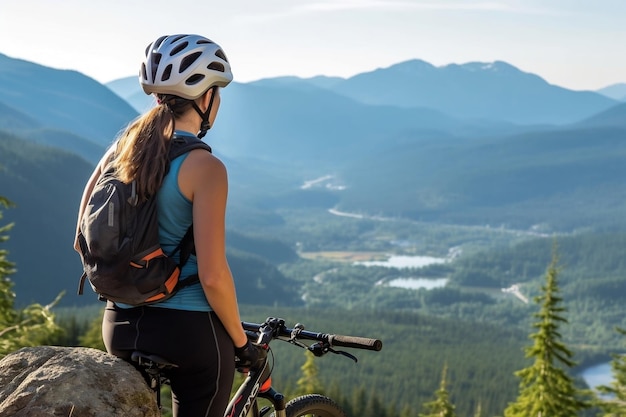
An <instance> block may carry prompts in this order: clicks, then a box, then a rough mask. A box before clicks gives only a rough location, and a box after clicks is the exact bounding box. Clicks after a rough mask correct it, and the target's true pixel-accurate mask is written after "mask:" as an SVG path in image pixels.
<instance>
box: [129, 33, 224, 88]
mask: <svg viewBox="0 0 626 417" xmlns="http://www.w3.org/2000/svg"><path fill="white" fill-rule="evenodd" d="M232 80H233V74H232V72H231V69H230V64H229V63H228V60H227V59H226V55H225V54H224V51H223V50H222V48H220V46H219V45H218V44H216V43H215V42H213V41H211V40H210V39H207V38H205V37H203V36H199V35H170V36H162V37H160V38H159V39H157V40H156V41H154V42H153V43H151V44H150V45H148V47H147V48H146V59H145V61H144V62H143V63H142V64H141V70H140V72H139V82H140V83H141V87H142V88H143V91H144V92H145V93H146V94H171V95H174V96H178V97H182V98H185V99H188V100H195V99H196V98H198V97H200V96H201V95H202V94H204V93H205V92H206V91H207V90H208V89H209V88H211V87H214V86H217V87H226V86H227V85H228V84H229V83H230V82H231V81H232Z"/></svg>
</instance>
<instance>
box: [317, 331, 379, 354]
mask: <svg viewBox="0 0 626 417" xmlns="http://www.w3.org/2000/svg"><path fill="white" fill-rule="evenodd" d="M328 342H329V343H330V344H331V346H343V347H350V348H356V349H366V350H375V351H379V350H381V349H382V348H383V342H382V341H381V340H379V339H369V338H367V337H356V336H342V335H340V334H335V335H331V336H329V337H328Z"/></svg>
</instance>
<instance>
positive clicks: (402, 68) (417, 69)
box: [379, 59, 437, 74]
mask: <svg viewBox="0 0 626 417" xmlns="http://www.w3.org/2000/svg"><path fill="white" fill-rule="evenodd" d="M436 69H437V68H436V67H435V66H434V65H433V64H431V63H429V62H426V61H423V60H421V59H411V60H409V61H404V62H400V63H398V64H394V65H392V66H390V67H388V68H380V69H379V70H384V71H394V72H402V73H407V74H415V73H421V72H425V71H434V70H436Z"/></svg>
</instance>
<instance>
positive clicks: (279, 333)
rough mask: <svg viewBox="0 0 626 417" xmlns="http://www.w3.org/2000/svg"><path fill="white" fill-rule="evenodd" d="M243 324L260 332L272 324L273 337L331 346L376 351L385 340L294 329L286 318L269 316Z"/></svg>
mask: <svg viewBox="0 0 626 417" xmlns="http://www.w3.org/2000/svg"><path fill="white" fill-rule="evenodd" d="M241 324H242V326H243V328H244V329H245V330H248V331H252V332H260V331H261V328H263V327H265V326H270V327H271V328H272V337H273V338H292V337H294V335H296V337H297V338H300V339H309V340H317V341H320V342H326V343H328V344H329V345H330V346H341V347H348V348H355V349H365V350H374V351H379V350H381V349H382V348H383V342H382V341H381V340H379V339H370V338H367V337H358V336H345V335H340V334H326V333H317V332H311V331H308V330H304V327H303V326H302V325H301V324H296V326H295V328H293V329H292V328H288V327H287V326H285V321H284V320H282V319H275V318H272V317H269V318H268V319H267V320H266V321H265V323H263V324H257V323H249V322H242V323H241Z"/></svg>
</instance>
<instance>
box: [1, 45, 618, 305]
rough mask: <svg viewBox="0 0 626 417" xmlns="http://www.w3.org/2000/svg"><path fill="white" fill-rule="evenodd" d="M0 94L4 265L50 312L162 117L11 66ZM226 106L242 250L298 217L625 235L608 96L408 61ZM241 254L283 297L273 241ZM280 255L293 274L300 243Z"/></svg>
mask: <svg viewBox="0 0 626 417" xmlns="http://www.w3.org/2000/svg"><path fill="white" fill-rule="evenodd" d="M0 92H2V93H3V94H2V95H0V115H1V116H0V139H1V140H0V145H1V146H2V148H1V149H2V153H1V154H0V165H1V166H2V168H3V169H2V171H0V195H3V196H5V197H7V198H9V199H10V200H12V201H14V202H15V203H16V204H17V206H18V208H17V209H9V210H6V211H5V212H4V213H3V214H4V216H5V219H4V220H6V221H14V222H15V228H14V231H13V232H12V233H11V240H10V241H9V242H8V243H7V247H8V248H9V250H10V253H11V254H12V255H11V258H12V259H13V260H15V261H16V262H17V263H18V272H17V274H16V278H17V279H16V287H17V292H18V294H20V296H21V297H22V299H23V300H24V301H26V302H28V301H30V300H31V299H33V298H34V297H35V294H34V293H31V292H29V285H28V283H27V282H26V281H25V280H26V277H29V279H30V277H36V279H38V280H40V279H43V278H44V277H47V278H49V279H48V282H49V283H52V285H53V288H50V289H49V291H48V292H46V293H45V294H44V295H45V299H50V298H51V297H54V295H56V293H55V294H53V293H54V292H55V291H56V290H58V289H59V288H68V289H69V292H72V293H73V287H74V284H75V279H77V276H78V275H79V271H78V263H77V256H76V254H75V253H74V252H73V250H72V248H71V240H72V235H73V229H74V222H75V218H74V217H75V211H76V207H77V205H78V201H79V199H80V194H81V192H82V186H83V184H84V182H85V181H86V180H87V177H88V175H89V173H90V171H91V168H92V167H93V165H94V163H95V162H96V161H97V160H98V158H99V157H100V155H101V153H102V152H103V151H104V149H105V147H106V146H108V145H109V144H110V143H111V141H112V140H113V138H114V137H115V135H116V134H117V133H118V132H119V131H120V130H121V129H123V128H124V126H125V125H126V124H127V123H129V122H130V121H131V120H132V119H133V118H135V117H137V115H138V114H139V112H140V111H142V110H143V109H146V108H149V107H150V106H151V105H153V103H152V102H151V98H150V97H149V96H146V95H145V94H144V93H143V92H142V91H141V90H140V88H139V86H138V84H137V80H136V78H135V77H128V78H124V79H121V80H117V81H115V82H112V83H109V84H108V85H107V86H104V85H102V84H100V83H98V82H96V81H95V80H93V79H91V78H89V77H87V76H85V75H83V74H80V73H78V72H76V71H62V70H56V69H52V68H47V67H44V66H41V65H38V64H35V63H30V62H26V61H23V60H17V59H13V58H10V57H7V56H5V55H0ZM222 97H223V99H222V106H221V108H220V115H219V118H218V121H217V123H216V125H215V127H214V128H213V129H212V130H211V132H210V133H209V135H208V136H207V141H208V142H209V143H210V144H211V145H212V146H213V148H214V151H215V153H216V154H217V155H218V156H220V157H222V158H223V159H224V161H225V163H226V165H227V166H228V167H229V174H230V184H231V193H230V202H229V210H230V212H231V213H232V215H231V216H230V217H229V227H230V228H231V233H239V232H241V230H245V232H246V233H252V234H254V233H255V230H256V229H257V228H258V226H259V225H263V227H265V228H266V227H268V225H272V224H281V222H282V221H283V219H282V214H281V213H282V211H283V210H284V209H289V208H294V207H308V208H310V209H319V210H327V209H329V208H336V209H338V210H343V211H346V212H357V213H362V214H372V215H377V216H382V217H385V216H391V217H401V218H408V219H412V220H418V221H428V222H435V223H436V222H444V223H461V224H494V225H502V224H504V225H507V227H516V228H522V229H524V228H530V227H533V226H535V225H537V224H542V225H544V226H543V227H545V228H546V229H547V230H550V231H556V230H560V231H571V230H575V229H578V228H616V227H618V228H621V227H624V226H625V222H624V220H623V219H622V216H621V213H623V212H624V209H625V208H626V207H624V204H625V203H624V202H625V201H626V188H625V186H624V185H622V182H623V181H621V179H623V178H624V176H625V174H626V168H625V167H626V164H623V163H622V161H623V160H624V157H625V156H626V141H625V140H624V138H625V137H626V136H625V133H626V107H625V105H624V103H622V102H620V101H619V100H617V99H614V98H611V97H607V95H606V94H601V93H599V92H592V91H572V90H568V89H565V88H562V87H559V86H555V85H551V84H549V83H547V82H546V81H544V80H543V79H541V78H540V77H538V76H536V75H534V74H529V73H525V72H523V71H520V70H519V69H517V68H515V67H513V66H511V65H509V64H507V63H504V62H500V61H496V62H493V63H468V64H463V65H448V66H445V67H434V66H432V65H430V64H428V63H426V62H424V61H420V60H412V61H407V62H403V63H399V64H397V65H393V66H391V67H389V68H381V69H378V70H375V71H371V72H368V73H363V74H359V75H356V76H354V77H351V78H348V79H343V78H337V77H321V76H320V77H314V78H309V79H301V78H297V77H280V78H272V79H264V80H259V81H256V82H252V83H236V82H235V83H232V85H230V86H228V88H226V89H224V91H223V94H222ZM324 178H326V179H325V180H318V181H315V180H316V179H324ZM307 181H309V184H310V186H307V187H303V184H304V183H305V182H307ZM232 241H233V242H238V243H237V244H236V245H234V246H233V250H232V251H231V254H233V256H235V257H236V258H237V259H238V260H239V261H238V262H235V263H234V266H233V269H235V268H240V271H242V272H241V274H242V275H244V276H246V274H247V276H254V272H253V271H254V270H255V269H257V270H259V269H265V270H266V271H271V272H268V274H267V276H268V277H270V278H268V279H269V280H270V281H274V280H278V279H281V280H282V279H284V277H281V275H280V273H279V272H278V270H277V269H276V267H275V265H276V264H277V263H279V261H277V260H276V259H269V258H268V256H269V255H268V254H267V251H264V250H263V248H264V247H268V245H269V243H268V241H267V239H260V238H258V237H256V238H254V239H250V240H248V241H247V243H246V244H245V245H243V244H242V239H239V240H237V239H232ZM63 242H65V243H63ZM255 242H256V243H255ZM274 244H276V245H283V246H282V249H281V250H280V251H279V252H281V253H284V254H285V256H284V258H285V259H288V258H293V257H294V256H295V254H294V253H293V249H292V248H291V247H292V246H293V245H295V242H283V243H280V242H275V243H274ZM237 246H238V247H237ZM270 246H271V245H270ZM33 254H38V255H37V256H38V257H41V260H40V261H38V262H32V255H33ZM38 259H39V258H38ZM243 271H248V272H243ZM59 277H60V278H59ZM59 282H62V283H63V284H62V285H60V286H59V285H58V283H59ZM254 282H257V281H254ZM37 295H41V294H37ZM72 301H76V302H80V301H78V300H75V299H72Z"/></svg>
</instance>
